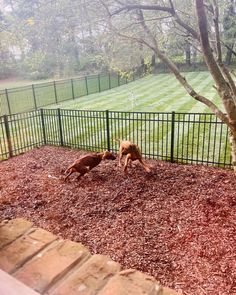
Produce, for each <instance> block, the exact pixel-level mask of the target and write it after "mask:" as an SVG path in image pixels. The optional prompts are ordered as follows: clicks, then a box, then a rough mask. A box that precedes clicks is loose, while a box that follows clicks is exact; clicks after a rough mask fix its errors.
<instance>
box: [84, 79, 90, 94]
mask: <svg viewBox="0 0 236 295" xmlns="http://www.w3.org/2000/svg"><path fill="white" fill-rule="evenodd" d="M85 86H86V91H87V95H88V94H89V91H88V79H87V76H85Z"/></svg>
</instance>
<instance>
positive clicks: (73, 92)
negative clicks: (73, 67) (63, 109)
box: [70, 79, 75, 99]
mask: <svg viewBox="0 0 236 295" xmlns="http://www.w3.org/2000/svg"><path fill="white" fill-rule="evenodd" d="M70 81H71V92H72V99H75V91H74V83H73V79H71V80H70Z"/></svg>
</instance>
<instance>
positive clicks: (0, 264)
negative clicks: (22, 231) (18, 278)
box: [0, 229, 57, 273]
mask: <svg viewBox="0 0 236 295" xmlns="http://www.w3.org/2000/svg"><path fill="white" fill-rule="evenodd" d="M56 239H57V237H56V236H54V235H53V234H51V233H49V232H48V231H46V230H43V229H36V230H35V231H33V232H31V233H29V234H28V235H23V236H22V237H20V238H19V239H17V240H15V241H14V242H12V243H11V244H10V245H8V246H6V247H4V248H3V249H2V250H0V257H1V259H0V268H1V269H2V270H4V271H6V272H8V273H12V272H14V271H15V270H16V269H17V268H19V267H20V266H22V265H23V264H24V263H25V262H26V261H27V260H30V259H31V258H32V257H33V256H34V255H36V254H37V253H38V252H39V251H40V250H42V249H43V248H44V247H45V246H47V245H48V244H49V243H51V242H53V241H55V240H56Z"/></svg>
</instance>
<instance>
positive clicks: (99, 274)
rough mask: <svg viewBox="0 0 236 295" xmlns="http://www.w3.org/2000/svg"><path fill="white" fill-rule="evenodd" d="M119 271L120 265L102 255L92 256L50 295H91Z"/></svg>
mask: <svg viewBox="0 0 236 295" xmlns="http://www.w3.org/2000/svg"><path fill="white" fill-rule="evenodd" d="M119 271H120V265H119V264H118V263H117V262H114V261H112V260H111V259H110V258H108V257H106V256H103V255H93V256H92V257H91V258H90V259H89V260H87V261H86V262H85V263H84V264H83V265H82V266H81V267H80V268H79V269H77V270H76V271H75V272H74V273H73V274H72V275H71V276H70V277H68V278H67V280H65V281H63V284H61V286H59V287H58V288H57V289H55V290H54V291H52V292H49V294H50V295H65V294H70V295H77V294H83V295H93V294H95V293H97V291H98V290H99V289H101V288H102V287H103V286H104V285H105V284H106V283H107V281H108V279H109V278H110V277H112V276H113V275H115V274H116V273H117V272H119Z"/></svg>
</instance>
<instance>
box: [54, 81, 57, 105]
mask: <svg viewBox="0 0 236 295" xmlns="http://www.w3.org/2000/svg"><path fill="white" fill-rule="evenodd" d="M53 86H54V94H55V102H56V103H58V100H57V87H56V82H55V81H53Z"/></svg>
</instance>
